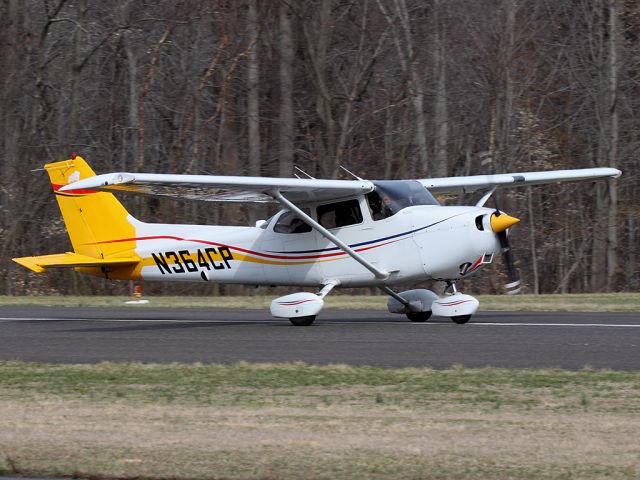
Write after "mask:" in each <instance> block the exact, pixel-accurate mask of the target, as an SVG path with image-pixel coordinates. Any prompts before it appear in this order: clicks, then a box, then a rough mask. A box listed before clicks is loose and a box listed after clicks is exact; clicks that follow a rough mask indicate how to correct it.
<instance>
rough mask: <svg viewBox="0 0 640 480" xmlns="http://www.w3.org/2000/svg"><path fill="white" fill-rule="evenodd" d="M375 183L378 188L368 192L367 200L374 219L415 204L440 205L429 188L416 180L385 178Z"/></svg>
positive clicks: (388, 215) (387, 215)
mask: <svg viewBox="0 0 640 480" xmlns="http://www.w3.org/2000/svg"><path fill="white" fill-rule="evenodd" d="M373 184H374V185H375V187H376V189H375V190H374V191H373V192H371V193H369V194H367V201H368V202H369V209H370V210H371V217H372V218H373V219H374V220H382V219H383V218H387V217H390V216H392V215H395V214H396V213H398V212H399V211H400V210H402V209H403V208H407V207H413V206H415V205H439V203H438V201H437V200H436V199H435V197H434V196H433V195H431V193H430V192H429V190H427V189H426V188H425V187H424V186H423V185H422V184H421V183H420V182H418V181H416V180H383V181H378V182H373Z"/></svg>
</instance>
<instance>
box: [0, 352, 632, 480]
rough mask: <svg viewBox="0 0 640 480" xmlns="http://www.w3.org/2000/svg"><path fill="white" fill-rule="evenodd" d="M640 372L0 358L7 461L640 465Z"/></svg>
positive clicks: (376, 468) (624, 469)
mask: <svg viewBox="0 0 640 480" xmlns="http://www.w3.org/2000/svg"><path fill="white" fill-rule="evenodd" d="M639 393H640V372H620V371H607V370H591V369H584V370H582V371H577V372H570V371H563V370H553V369H540V370H511V369H493V368H491V369H490V368H486V369H465V368H463V367H457V368H452V369H449V370H431V369H426V368H419V369H418V368H405V369H385V368H375V367H352V366H344V365H332V366H311V365H306V364H302V363H293V364H246V363H240V364H236V365H199V364H189V365H188V364H170V365H158V364H137V363H102V364H98V365H47V364H31V363H21V362H0V474H20V475H54V476H73V475H75V476H86V477H96V478H100V477H105V478H150V479H166V478H176V479H182V478H184V479H187V478H188V479H213V478H229V479H236V478H237V479H254V478H255V479H263V478H269V479H272V478H273V479H276V478H277V479H288V478H398V479H410V478H442V479H449V478H456V479H484V478H516V479H520V478H522V479H529V478H576V479H577V478H580V479H591V478H593V479H595V478H605V477H606V478H621V479H622V478H625V479H626V478H638V476H639V475H640V468H638V465H640V447H638V444H637V439H638V438H640V415H638V413H639V412H640V395H639Z"/></svg>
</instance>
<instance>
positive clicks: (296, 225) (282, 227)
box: [273, 209, 311, 233]
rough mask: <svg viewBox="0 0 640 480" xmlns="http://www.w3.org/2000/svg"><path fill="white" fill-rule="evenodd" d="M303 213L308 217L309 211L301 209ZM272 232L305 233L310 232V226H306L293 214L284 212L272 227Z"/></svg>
mask: <svg viewBox="0 0 640 480" xmlns="http://www.w3.org/2000/svg"><path fill="white" fill-rule="evenodd" d="M303 211H304V213H306V214H307V215H309V213H310V212H309V211H308V210H306V209H303ZM273 231H274V232H276V233H306V232H310V231H311V225H308V224H306V223H305V222H304V220H302V219H301V218H300V217H298V216H297V215H296V214H295V213H293V212H285V213H283V214H282V215H280V218H278V222H277V223H276V224H275V225H274V227H273Z"/></svg>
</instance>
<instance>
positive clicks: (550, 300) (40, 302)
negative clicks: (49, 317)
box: [0, 293, 640, 312]
mask: <svg viewBox="0 0 640 480" xmlns="http://www.w3.org/2000/svg"><path fill="white" fill-rule="evenodd" d="M273 298H274V296H264V295H256V296H246V297H184V296H182V297H145V299H147V300H149V303H148V304H144V305H136V306H135V308H148V307H156V308H157V307H176V308H216V307H218V308H268V307H269V305H270V303H271V300H273ZM477 298H478V300H480V310H481V311H574V312H575V311H578V312H640V293H598V294H568V295H512V296H509V295H479V296H478V297H477ZM127 300H129V298H127V297H107V296H55V295H43V296H38V295H36V296H0V307H1V306H51V307H121V306H124V305H125V303H124V302H125V301H127ZM325 302H326V306H327V308H337V309H379V310H381V311H386V310H387V307H386V305H387V297H386V296H384V295H330V296H329V297H326V299H325Z"/></svg>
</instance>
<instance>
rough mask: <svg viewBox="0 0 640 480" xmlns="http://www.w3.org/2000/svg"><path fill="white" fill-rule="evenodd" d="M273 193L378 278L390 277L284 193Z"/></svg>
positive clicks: (277, 198) (283, 203)
mask: <svg viewBox="0 0 640 480" xmlns="http://www.w3.org/2000/svg"><path fill="white" fill-rule="evenodd" d="M272 195H273V198H275V199H276V200H278V202H280V203H281V204H282V205H284V206H285V207H287V208H288V209H289V210H291V211H292V212H295V214H296V215H298V216H299V217H300V218H301V219H303V220H304V221H305V222H307V223H308V224H309V225H311V227H313V228H314V229H315V230H316V231H317V232H318V233H319V234H320V235H322V236H323V237H324V238H326V239H327V240H329V241H330V242H331V243H333V244H335V245H336V247H338V248H340V249H341V250H342V251H343V252H345V253H346V254H348V255H349V256H350V257H351V258H353V259H354V260H355V261H356V262H358V263H359V264H360V265H362V266H363V267H364V268H366V269H367V270H369V271H370V272H371V273H373V275H374V276H375V277H376V278H378V279H380V280H385V279H386V278H388V277H389V273H388V272H385V271H384V270H379V269H377V268H376V267H374V266H373V265H372V264H371V263H369V262H368V261H366V260H365V259H364V258H363V257H362V255H360V254H358V253H357V252H356V251H354V250H353V249H352V248H351V247H349V245H347V244H346V243H344V242H343V241H342V240H340V239H339V238H338V237H336V236H335V235H333V234H332V233H331V232H329V230H327V229H326V228H324V227H323V226H322V225H320V224H319V223H318V222H316V221H315V220H314V219H313V218H311V217H310V216H309V215H307V214H306V213H304V212H303V211H302V210H300V209H299V208H298V207H296V206H295V205H294V204H293V203H291V202H290V201H289V200H287V199H286V198H285V197H283V196H282V194H281V193H280V192H279V191H277V190H276V191H274V192H272Z"/></svg>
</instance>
